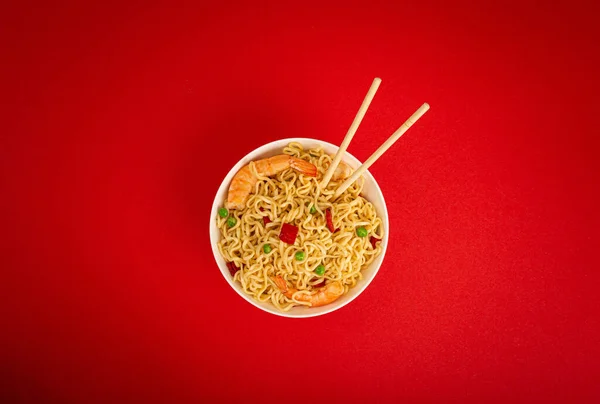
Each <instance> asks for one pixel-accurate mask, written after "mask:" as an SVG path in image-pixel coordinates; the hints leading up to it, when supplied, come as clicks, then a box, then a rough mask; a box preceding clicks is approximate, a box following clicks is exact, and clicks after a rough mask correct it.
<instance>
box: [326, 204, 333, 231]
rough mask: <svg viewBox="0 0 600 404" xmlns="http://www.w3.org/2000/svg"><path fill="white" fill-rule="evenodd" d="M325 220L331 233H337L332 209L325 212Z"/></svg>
mask: <svg viewBox="0 0 600 404" xmlns="http://www.w3.org/2000/svg"><path fill="white" fill-rule="evenodd" d="M325 220H327V228H328V229H329V231H330V232H332V233H333V232H335V228H334V227H333V218H332V217H331V209H327V210H326V211H325Z"/></svg>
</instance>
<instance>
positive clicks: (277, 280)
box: [271, 275, 294, 299]
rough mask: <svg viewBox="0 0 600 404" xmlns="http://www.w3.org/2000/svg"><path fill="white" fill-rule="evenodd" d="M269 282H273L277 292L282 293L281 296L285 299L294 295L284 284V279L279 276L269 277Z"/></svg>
mask: <svg viewBox="0 0 600 404" xmlns="http://www.w3.org/2000/svg"><path fill="white" fill-rule="evenodd" d="M271 280H272V281H273V282H275V285H277V287H278V288H279V290H280V291H281V293H282V294H283V295H284V296H285V297H287V298H289V299H291V298H292V295H293V294H294V291H291V290H290V289H289V288H288V285H287V283H286V282H285V280H284V279H283V278H282V277H281V276H279V275H277V276H272V277H271Z"/></svg>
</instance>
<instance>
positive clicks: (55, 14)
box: [0, 1, 600, 403]
mask: <svg viewBox="0 0 600 404" xmlns="http://www.w3.org/2000/svg"><path fill="white" fill-rule="evenodd" d="M13 3H16V2H13ZM79 3H81V4H79V5H60V6H56V5H54V6H49V5H33V4H23V3H19V4H20V5H19V6H18V9H4V10H3V12H2V13H1V17H0V18H1V23H0V27H1V28H0V29H1V31H2V35H1V38H2V43H3V45H2V54H3V55H2V60H3V61H2V63H1V64H0V66H2V67H1V68H2V70H3V73H2V75H1V77H2V78H1V82H2V88H1V92H0V94H2V98H3V106H2V112H1V113H2V120H1V122H2V128H1V130H0V136H1V144H0V164H1V181H2V182H1V189H2V198H1V199H0V200H1V202H0V209H1V210H0V211H1V212H2V213H1V219H2V224H1V228H2V230H3V240H2V249H1V262H0V269H1V271H2V281H1V283H0V290H1V293H0V299H1V305H0V310H1V313H2V314H1V315H2V317H1V321H2V322H1V325H0V329H1V332H0V355H1V357H0V369H1V370H2V374H1V375H0V376H1V377H0V379H1V381H2V382H1V383H2V384H1V387H2V390H1V394H2V400H0V401H2V402H3V403H5V402H13V401H16V402H19V401H21V402H36V403H39V402H51V401H61V402H82V403H92V402H99V403H107V402H121V401H123V402H184V401H187V402H202V401H203V400H204V401H206V400H210V401H216V400H220V401H229V402H234V401H238V402H242V401H243V402H247V401H256V402H275V401H277V402H307V401H310V402H313V401H316V402H319V401H322V400H323V401H325V400H327V401H335V402H354V401H360V402H398V401H400V400H401V401H420V402H423V401H429V402H447V401H455V402H473V403H480V402H494V401H495V402H532V401H537V402H540V401H545V402H548V401H550V402H594V401H595V402H598V400H600V391H599V387H598V383H597V381H598V378H597V376H598V374H600V366H599V364H598V361H599V359H600V355H599V353H600V352H599V350H600V348H599V344H598V341H599V340H600V333H599V331H598V329H599V328H600V327H599V324H598V323H599V310H598V308H599V307H600V301H599V300H600V299H599V297H598V281H599V276H598V270H599V267H600V265H599V260H598V246H599V245H600V243H599V242H598V224H599V223H598V206H599V203H598V202H599V201H598V198H597V196H596V195H595V194H596V193H597V189H598V185H599V184H598V174H599V172H600V170H599V168H600V167H599V164H598V155H599V152H600V150H599V148H598V135H599V129H598V128H599V125H598V121H597V116H598V108H599V107H600V105H599V102H598V93H599V90H600V88H599V83H598V71H599V70H600V63H599V61H598V38H599V33H600V32H599V29H598V23H597V16H598V10H597V9H594V6H593V4H594V3H593V2H589V4H584V3H579V2H576V1H571V2H566V1H565V2H563V4H561V5H554V6H551V5H549V4H544V5H542V4H541V3H540V5H539V6H535V5H533V4H528V3H527V2H514V3H511V4H508V3H505V4H503V5H495V6H478V7H477V6H472V5H467V4H466V3H464V4H460V3H455V4H454V5H452V6H449V5H443V4H442V3H440V4H433V3H427V2H425V3H423V2H411V3H407V4H401V3H400V2H390V3H389V4H385V3H384V2H379V1H369V2H361V3H356V4H351V3H348V2H344V3H343V4H339V5H336V6H333V5H327V4H325V3H326V2H317V3H313V4H308V5H307V4H304V5H302V6H300V5H299V4H297V5H294V6H291V5H290V6H285V5H272V6H269V7H267V6H265V5H258V4H254V5H250V3H249V4H246V5H242V4H240V5H237V6H233V5H229V6H228V7H227V8H226V7H224V6H218V5H216V3H217V2H214V4H212V3H202V2H195V4H193V5H187V6H183V5H178V6H175V5H173V4H170V7H167V6H166V4H165V5H159V4H156V3H152V4H150V3H149V4H145V2H138V3H137V4H129V5H128V4H126V2H124V3H125V4H121V3H115V4H106V3H103V4H102V5H97V6H90V5H85V4H87V3H88V2H79ZM5 7H6V6H5ZM14 7H16V6H14ZM375 76H379V77H381V78H382V79H383V83H382V86H381V88H380V90H379V92H378V94H377V96H376V97H375V100H374V101H373V104H372V105H371V108H370V111H369V112H368V114H367V116H366V118H365V120H364V122H363V125H362V126H361V128H360V130H359V132H358V134H357V136H356V137H355V140H354V141H353V143H352V145H351V147H350V151H351V152H352V153H353V154H354V155H356V156H357V157H359V158H361V159H365V158H366V157H367V156H368V155H369V154H370V153H371V152H372V151H373V150H375V148H376V147H377V146H378V145H379V144H380V143H381V142H382V141H383V140H384V139H385V138H387V136H389V134H390V133H391V132H392V131H393V130H394V129H395V128H396V127H397V126H398V125H400V124H401V123H402V122H403V121H404V120H405V119H406V118H407V117H408V116H409V115H410V114H411V113H412V112H413V111H414V110H416V108H417V107H418V106H419V105H421V104H422V103H423V102H425V101H427V102H429V103H430V104H431V110H430V111H429V112H428V113H427V114H426V115H425V117H424V118H423V119H422V120H421V121H420V122H419V123H418V125H416V126H415V127H413V128H412V129H411V130H410V131H409V132H408V133H407V134H406V135H405V136H404V137H403V138H402V139H401V141H400V142H399V143H398V144H397V145H396V146H395V147H394V148H393V149H392V150H390V151H389V152H388V154H386V156H385V158H383V160H382V161H380V162H378V163H377V164H376V165H375V166H374V167H373V169H372V172H373V174H374V175H375V177H376V178H377V179H378V180H379V183H380V185H381V188H382V190H383V192H384V194H385V197H386V201H387V204H388V209H389V212H390V226H391V228H390V240H389V247H388V255H387V257H386V259H385V262H384V265H383V267H382V268H381V271H380V273H379V275H378V276H377V278H376V279H375V281H374V282H373V283H372V285H371V286H370V287H369V288H368V289H367V290H366V291H365V293H364V294H363V295H361V296H360V297H359V298H358V299H357V300H356V301H354V302H353V303H352V304H350V305H349V306H347V307H345V308H344V309H342V310H340V311H339V312H336V313H333V314H329V315H326V316H323V317H321V318H314V319H308V320H290V319H284V318H279V317H276V316H273V315H270V314H267V313H263V312H261V311H259V310H257V309H255V308H254V307H253V306H251V305H250V304H248V303H247V302H245V301H244V300H243V299H241V298H240V297H239V296H237V295H236V294H235V292H234V291H232V290H231V288H230V287H229V286H228V285H227V283H226V282H225V281H224V280H223V278H222V276H221V274H220V272H219V270H218V269H217V267H216V264H215V263H214V261H213V257H212V254H211V249H210V246H209V241H208V231H207V224H208V216H209V208H210V204H211V203H212V196H213V195H214V194H215V192H216V190H217V187H218V185H219V183H220V181H221V180H222V178H223V177H224V175H225V174H226V173H227V171H228V170H229V168H230V167H231V166H232V165H233V164H234V163H235V162H236V161H237V160H238V159H239V158H240V157H241V156H243V155H244V154H246V153H247V152H249V151H250V150H252V149H254V148H255V147H257V146H259V145H261V144H264V143H265V142H269V141H272V140H275V139H278V138H282V137H293V136H310V137H316V138H322V139H323V140H326V141H330V142H334V143H338V144H339V143H340V142H341V140H342V138H343V135H344V134H345V131H346V129H347V127H348V126H349V125H350V122H351V120H352V118H353V116H354V114H355V112H356V110H357V108H358V106H359V104H360V102H361V100H362V97H363V96H364V95H365V92H366V90H367V89H368V86H369V85H370V83H371V81H372V79H373V77H375Z"/></svg>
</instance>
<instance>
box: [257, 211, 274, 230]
mask: <svg viewBox="0 0 600 404" xmlns="http://www.w3.org/2000/svg"><path fill="white" fill-rule="evenodd" d="M258 210H260V211H261V212H264V211H265V210H264V209H263V208H258ZM271 222H272V220H271V219H269V216H263V224H264V225H265V226H266V225H267V224H269V223H271Z"/></svg>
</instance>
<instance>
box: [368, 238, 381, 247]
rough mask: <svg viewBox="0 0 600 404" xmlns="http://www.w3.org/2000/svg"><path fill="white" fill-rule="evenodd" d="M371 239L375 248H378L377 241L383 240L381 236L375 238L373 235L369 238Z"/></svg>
mask: <svg viewBox="0 0 600 404" xmlns="http://www.w3.org/2000/svg"><path fill="white" fill-rule="evenodd" d="M369 241H370V242H371V245H372V246H373V249H375V248H377V245H376V244H377V243H378V242H380V241H381V239H380V238H375V237H373V236H371V238H370V239H369Z"/></svg>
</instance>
